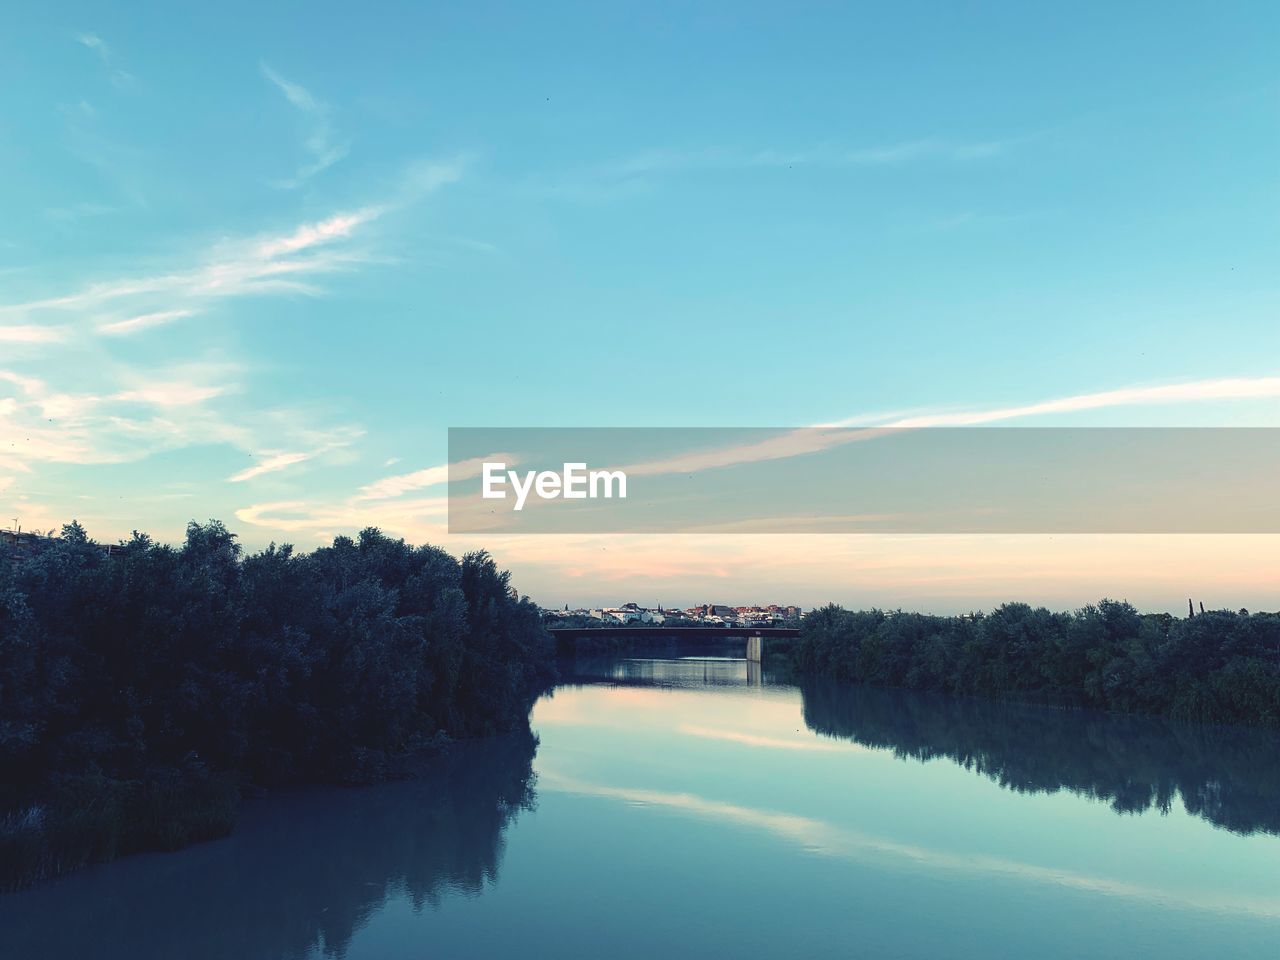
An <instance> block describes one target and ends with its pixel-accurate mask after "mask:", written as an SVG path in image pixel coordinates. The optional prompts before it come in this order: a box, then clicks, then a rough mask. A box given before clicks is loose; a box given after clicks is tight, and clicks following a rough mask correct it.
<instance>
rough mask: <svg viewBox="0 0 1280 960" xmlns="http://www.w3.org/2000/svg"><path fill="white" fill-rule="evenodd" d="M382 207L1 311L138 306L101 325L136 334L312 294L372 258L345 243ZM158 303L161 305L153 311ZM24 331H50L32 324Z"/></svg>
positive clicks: (19, 313) (21, 331) (22, 313)
mask: <svg viewBox="0 0 1280 960" xmlns="http://www.w3.org/2000/svg"><path fill="white" fill-rule="evenodd" d="M384 211H385V208H383V207H366V208H362V209H359V210H355V211H349V212H345V213H337V214H334V215H333V216H331V217H328V218H326V219H324V220H320V221H316V222H313V223H305V224H301V225H299V226H298V227H295V228H294V229H292V230H290V231H289V232H287V233H283V234H276V235H268V236H265V237H263V236H259V237H251V238H246V239H241V240H236V241H231V242H223V243H219V244H217V245H215V246H213V247H212V248H210V249H208V250H206V251H202V252H197V253H196V254H194V255H193V256H192V257H191V258H190V259H191V260H192V261H194V262H189V263H187V264H185V265H183V264H180V265H178V266H176V267H175V268H174V269H172V270H169V271H166V272H163V273H156V274H151V275H145V276H135V277H127V276H126V277H121V278H119V279H115V280H106V281H100V282H97V283H92V284H89V285H88V286H85V287H82V288H81V289H79V290H76V291H74V292H72V293H67V294H61V295H58V296H53V297H47V298H44V299H40V300H31V301H27V302H23V303H14V304H6V305H0V316H11V317H20V318H27V317H30V316H32V315H35V314H38V313H47V312H51V311H72V312H76V313H77V314H78V313H81V312H83V311H92V310H105V309H111V308H115V309H121V307H122V305H123V308H124V309H129V308H133V309H136V310H138V311H139V312H138V313H137V314H135V315H134V316H132V317H129V318H127V319H125V320H122V321H119V322H114V321H113V322H108V323H107V324H105V325H104V326H101V327H98V328H97V329H98V330H99V331H100V332H103V333H107V334H119V333H128V332H135V331H136V330H139V329H144V328H145V327H148V326H155V325H158V324H159V323H165V322H169V321H171V320H175V319H178V318H179V317H180V316H189V315H190V314H192V313H194V312H196V311H198V310H199V309H201V308H202V307H203V306H205V305H206V304H207V303H208V302H209V301H212V300H216V299H225V298H228V297H240V296H253V295H261V294H267V293H280V292H303V293H314V292H315V288H314V287H312V286H311V285H310V284H309V280H310V279H311V278H312V277H315V276H318V275H320V274H325V273H331V272H334V271H337V270H341V269H345V268H347V267H350V266H352V265H353V264H356V263H360V262H362V261H363V260H365V259H366V256H365V255H364V254H363V253H361V252H359V251H356V250H352V249H350V247H349V246H343V245H342V244H341V241H347V240H350V239H351V238H352V237H353V236H354V235H355V233H356V231H357V230H358V229H359V228H360V227H362V226H364V225H366V224H368V223H370V222H371V221H373V220H376V219H377V218H378V217H379V216H381V215H382V213H383V212H384ZM149 307H154V308H155V309H148V308H149ZM0 329H8V330H16V331H18V334H16V335H15V339H16V338H17V337H18V336H23V337H28V338H30V337H36V336H47V335H42V334H38V333H32V332H31V331H32V330H34V329H38V328H32V327H28V326H18V327H12V326H11V327H8V328H0Z"/></svg>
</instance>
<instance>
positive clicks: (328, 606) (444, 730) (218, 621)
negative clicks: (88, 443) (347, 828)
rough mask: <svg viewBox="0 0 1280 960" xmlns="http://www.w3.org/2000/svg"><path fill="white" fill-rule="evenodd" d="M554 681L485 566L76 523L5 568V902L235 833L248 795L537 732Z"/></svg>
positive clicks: (537, 635)
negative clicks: (139, 856)
mask: <svg viewBox="0 0 1280 960" xmlns="http://www.w3.org/2000/svg"><path fill="white" fill-rule="evenodd" d="M554 677H555V663H554V648H553V644H552V642H551V639H550V637H549V636H548V635H547V633H546V631H545V630H544V629H543V627H542V624H541V619H540V615H539V612H538V610H537V608H536V607H535V606H534V605H533V604H532V603H531V602H530V601H529V600H527V599H520V598H519V596H518V595H517V594H516V592H515V591H514V589H513V588H512V587H511V585H510V578H509V576H508V574H507V573H505V572H503V571H500V570H499V569H498V568H497V566H496V565H495V564H494V562H493V560H492V559H491V558H490V557H488V556H487V555H486V554H483V553H474V554H468V555H467V556H465V557H463V558H461V559H460V560H459V559H455V558H454V557H452V556H450V555H449V554H447V553H445V552H444V551H442V550H439V549H436V548H433V547H413V546H410V545H408V544H406V543H405V542H404V541H402V540H392V539H390V538H388V537H386V536H384V535H382V534H381V533H379V532H378V531H377V530H372V529H370V530H366V531H364V532H363V533H362V534H361V535H360V537H359V538H358V539H357V540H351V539H349V538H345V537H339V538H337V539H336V540H334V542H333V545H332V546H330V547H324V548H321V549H318V550H316V551H313V552H312V553H309V554H302V553H295V552H294V551H293V550H292V549H291V548H289V547H283V548H277V547H274V546H272V547H270V548H268V549H267V550H264V551H261V552H259V553H256V554H253V555H251V556H247V557H246V556H242V554H241V551H240V548H239V546H238V544H237V543H236V542H235V537H234V536H233V535H232V534H230V533H229V532H228V531H227V530H226V528H225V527H223V526H222V524H220V523H217V522H216V521H214V522H210V523H208V524H204V525H201V524H196V523H192V524H191V525H190V526H189V528H188V531H187V537H186V541H185V542H184V543H183V544H182V545H181V546H180V547H177V548H174V547H169V546H164V545H159V544H156V543H155V542H154V541H152V540H151V539H150V538H149V537H146V536H145V535H142V534H135V536H134V538H133V539H132V540H130V541H129V542H127V543H122V544H118V545H112V546H111V547H110V548H109V549H108V548H106V547H104V546H102V545H99V544H97V543H94V542H93V541H92V540H90V539H89V537H88V535H87V534H86V533H85V531H84V530H83V529H82V528H80V527H79V526H78V525H77V524H69V525H68V526H66V527H64V528H63V534H62V536H61V537H59V538H53V539H52V540H51V541H50V542H49V543H48V544H47V545H46V547H45V549H43V550H41V551H40V552H39V553H38V554H35V555H33V556H31V557H29V558H25V559H24V560H23V562H21V563H12V564H8V565H5V566H4V568H3V569H2V570H0V691H3V694H4V695H3V697H0V768H3V769H4V770H5V771H6V776H5V780H4V784H3V786H0V889H14V888H17V887H19V886H25V885H28V884H31V883H34V882H38V881H41V880H45V879H49V878H50V877H53V876H58V875H60V874H63V873H67V872H70V871H72V870H75V869H78V868H79V867H82V866H84V865H86V864H89V863H96V862H101V861H103V860H109V859H112V858H114V857H117V856H121V855H124V854H126V853H134V852H138V851H143V850H174V849H178V848H180V847H182V846H185V845H187V844H189V843H193V842H197V841H201V840H207V839H211V838H214V837H218V836H225V835H226V834H227V833H228V832H229V831H230V830H231V829H232V827H233V825H234V823H235V817H236V811H237V809H238V806H239V801H240V798H241V796H242V795H243V794H244V793H245V792H246V791H247V790H253V789H256V788H258V787H267V788H270V787H279V786H285V785H291V784H319V783H340V784H355V783H373V782H377V781H380V780H386V779H389V778H395V777H398V776H403V775H405V774H406V773H407V772H409V768H410V767H411V766H412V765H413V764H414V763H415V762H416V761H418V760H420V759H421V758H423V757H429V756H432V755H433V754H436V753H439V752H440V750H441V748H442V747H443V746H444V745H445V744H447V743H448V742H450V741H454V740H462V739H471V738H480V737H486V736H489V735H495V734H502V733H507V732H512V731H515V732H520V731H523V732H525V733H526V734H527V733H528V711H529V707H530V706H531V704H532V703H533V700H534V698H535V697H536V696H537V695H538V694H539V693H540V692H541V691H543V690H545V689H547V687H548V686H549V685H550V684H551V682H552V681H553V680H554Z"/></svg>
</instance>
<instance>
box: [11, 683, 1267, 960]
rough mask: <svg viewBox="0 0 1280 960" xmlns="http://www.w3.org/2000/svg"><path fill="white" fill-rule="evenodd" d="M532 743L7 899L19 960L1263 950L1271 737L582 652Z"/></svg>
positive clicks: (540, 711) (277, 812)
mask: <svg viewBox="0 0 1280 960" xmlns="http://www.w3.org/2000/svg"><path fill="white" fill-rule="evenodd" d="M533 726H534V728H535V730H536V732H537V734H538V736H539V737H540V739H541V743H540V745H538V746H537V750H536V755H535V753H534V744H533V743H532V742H530V741H528V740H526V739H523V738H512V739H508V740H504V741H501V742H496V743H489V744H485V745H483V746H481V747H479V748H477V749H474V750H466V751H459V753H458V755H457V756H456V757H454V758H453V759H452V760H451V761H450V762H449V764H448V765H447V766H446V767H444V768H442V769H440V770H438V771H437V772H436V773H435V774H433V776H432V777H431V778H429V779H426V780H422V781H414V782H411V783H398V784H391V785H387V786H383V787H376V788H371V789H361V790H311V791H299V792H297V793H289V794H284V795H276V796H273V797H270V798H268V799H265V800H259V801H254V802H251V803H250V804H248V805H247V807H246V809H245V813H244V817H243V819H242V823H241V825H240V827H239V828H238V829H237V831H236V833H235V835H234V836H232V837H230V838H228V839H226V840H221V841H217V842H214V843H208V844H203V845H200V846H198V847H194V848H191V849H189V850H185V851H182V852H180V853H176V854H165V855H148V856H141V857H134V858H130V859H127V860H124V861H120V862H117V863H114V864H108V865H105V866H102V867H97V868H93V869H91V870H88V871H84V872H82V873H80V874H77V875H75V876H72V877H69V878H67V879H66V880H63V881H60V882H57V883H54V884H50V885H47V886H44V887H41V888H38V889H35V890H31V891H27V892H25V893H21V894H16V895H11V896H8V897H3V898H0V956H3V957H5V958H10V957H13V958H24V960H27V958H32V960H34V958H45V957H48V958H76V960H84V958H97V957H105V958H117V957H119V958H129V960H143V958H166V960H168V958H174V960H180V958H181V960H185V958H191V960H200V958H235V960H257V958H264V960H265V958H273V960H274V958H283V957H299V958H302V957H306V958H310V957H324V956H344V957H349V958H378V960H394V958H414V960H421V958H426V957H542V956H547V957H584V958H587V957H589V958H598V957H601V956H607V957H609V958H611V960H616V958H625V957H645V958H651V957H666V958H674V957H682V956H688V957H709V956H732V957H740V958H752V957H804V956H811V957H826V956H831V957H837V956H838V957H846V956H865V957H903V958H908V957H921V958H931V960H934V958H944V957H984V958H985V957H1016V958H1025V957H1037V958H1044V957H1082V956H1089V957H1124V958H1126V960H1133V958H1135V957H1145V956H1160V957H1162V958H1176V957H1205V956H1215V957H1231V958H1234V957H1266V958H1269V960H1274V958H1275V957H1276V956H1280V762H1278V761H1280V737H1276V736H1274V735H1266V734H1260V733H1257V732H1247V731H1225V730H1208V729H1200V728H1185V727H1178V726H1176V725H1172V724H1165V723H1162V722H1158V721H1138V720H1133V719H1124V718H1114V717H1098V716H1090V715H1081V714H1077V713H1065V712H1061V711H1053V710H1042V709H1033V708H1025V707H1008V706H1000V705H993V704H984V703H979V702H970V701H955V700H946V699H929V698H924V697H920V696H910V695H905V694H901V693H891V692H885V691H866V690H849V689H837V688H832V687H829V686H816V687H811V688H810V687H806V688H805V689H798V688H796V687H794V686H789V685H782V684H775V683H771V682H770V678H769V677H768V676H765V677H763V678H762V677H761V676H760V675H759V672H758V671H757V670H755V669H752V670H751V671H750V672H749V671H748V667H747V664H746V663H745V662H743V661H728V660H667V661H660V660H626V661H609V662H594V663H589V662H580V663H579V664H578V666H577V676H576V677H575V679H574V680H573V681H572V682H571V683H569V684H566V685H564V686H561V687H560V688H559V689H557V690H556V691H555V693H554V695H552V696H549V697H546V698H544V699H543V700H542V701H540V702H539V703H538V705H537V707H536V708H535V710H534V713H533Z"/></svg>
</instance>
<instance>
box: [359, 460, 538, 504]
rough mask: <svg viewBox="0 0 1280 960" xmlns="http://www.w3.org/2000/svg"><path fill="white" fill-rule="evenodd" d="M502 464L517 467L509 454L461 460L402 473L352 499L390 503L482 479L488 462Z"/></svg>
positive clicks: (383, 480) (366, 488)
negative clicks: (453, 482) (408, 495)
mask: <svg viewBox="0 0 1280 960" xmlns="http://www.w3.org/2000/svg"><path fill="white" fill-rule="evenodd" d="M488 460H501V461H503V462H505V463H506V464H507V465H508V466H510V465H511V464H514V463H515V462H516V461H515V458H514V457H513V456H512V455H511V454H509V453H494V454H490V455H489V456H486V457H475V458H473V459H471V460H459V461H458V462H457V463H454V464H448V463H442V464H440V465H439V466H435V467H427V468H426V469H425V470H415V471H414V472H413V473H402V474H400V475H399V476H395V477H384V478H383V479H381V480H378V481H375V482H374V483H370V484H368V485H366V486H363V487H361V488H360V492H359V493H358V494H356V495H355V497H353V498H352V500H353V502H355V501H362V500H389V499H391V498H393V497H399V496H402V495H404V494H406V493H409V492H410V491H413V490H422V489H424V488H426V487H434V486H436V485H438V484H441V483H448V482H449V480H450V478H452V479H454V480H466V479H468V478H470V477H477V476H479V475H480V470H481V469H482V466H483V464H484V463H485V461H488Z"/></svg>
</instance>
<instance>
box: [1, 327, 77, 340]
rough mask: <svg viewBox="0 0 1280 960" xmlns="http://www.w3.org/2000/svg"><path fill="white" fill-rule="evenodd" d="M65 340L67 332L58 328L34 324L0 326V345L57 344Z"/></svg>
mask: <svg viewBox="0 0 1280 960" xmlns="http://www.w3.org/2000/svg"><path fill="white" fill-rule="evenodd" d="M65 339H67V331H66V330H64V329H61V328H59V327H42V326H38V325H36V324H17V325H9V326H0V343H58V342H60V341H62V340H65Z"/></svg>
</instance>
